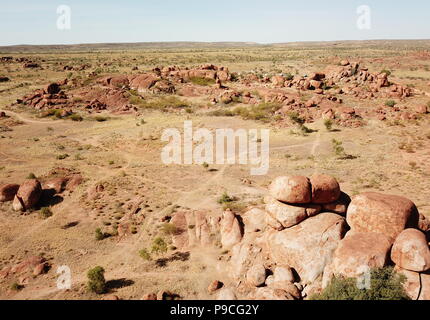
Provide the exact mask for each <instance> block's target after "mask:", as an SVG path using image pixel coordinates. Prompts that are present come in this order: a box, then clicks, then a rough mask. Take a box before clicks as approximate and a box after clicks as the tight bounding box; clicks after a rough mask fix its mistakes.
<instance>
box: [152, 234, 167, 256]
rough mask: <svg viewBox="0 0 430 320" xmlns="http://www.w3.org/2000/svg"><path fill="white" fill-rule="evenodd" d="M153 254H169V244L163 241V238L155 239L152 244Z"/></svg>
mask: <svg viewBox="0 0 430 320" xmlns="http://www.w3.org/2000/svg"><path fill="white" fill-rule="evenodd" d="M151 252H152V253H157V254H158V253H165V252H167V243H166V241H164V240H163V238H160V237H158V238H155V239H154V242H153V243H152V248H151Z"/></svg>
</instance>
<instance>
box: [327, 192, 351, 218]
mask: <svg viewBox="0 0 430 320" xmlns="http://www.w3.org/2000/svg"><path fill="white" fill-rule="evenodd" d="M350 203H351V198H350V197H349V196H348V195H347V194H346V193H344V192H341V195H340V198H339V199H338V200H337V201H335V202H331V203H326V204H323V205H322V210H323V211H326V212H333V213H337V214H340V215H346V212H347V210H348V206H349V204H350Z"/></svg>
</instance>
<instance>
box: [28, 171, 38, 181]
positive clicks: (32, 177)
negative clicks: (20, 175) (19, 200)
mask: <svg viewBox="0 0 430 320" xmlns="http://www.w3.org/2000/svg"><path fill="white" fill-rule="evenodd" d="M27 179H29V180H32V179H37V177H36V175H35V174H34V173H32V172H31V173H29V174H28V176H27Z"/></svg>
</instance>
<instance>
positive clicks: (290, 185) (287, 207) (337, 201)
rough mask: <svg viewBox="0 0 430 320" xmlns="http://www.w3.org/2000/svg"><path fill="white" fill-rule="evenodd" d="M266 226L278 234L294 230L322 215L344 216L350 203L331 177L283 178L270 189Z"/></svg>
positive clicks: (267, 198) (275, 181)
mask: <svg viewBox="0 0 430 320" xmlns="http://www.w3.org/2000/svg"><path fill="white" fill-rule="evenodd" d="M269 192H270V196H267V197H266V198H265V203H266V211H267V213H268V215H267V218H266V222H267V224H268V225H270V226H271V227H272V228H274V229H276V230H283V229H286V228H291V227H293V226H295V225H297V224H299V223H300V222H302V221H304V220H306V219H307V218H309V217H313V216H316V215H317V214H319V213H320V212H333V213H337V214H345V213H346V210H347V208H348V204H349V202H350V199H349V197H348V196H347V195H346V194H344V193H342V192H341V190H340V186H339V183H338V182H337V180H336V179H335V178H333V177H331V176H328V175H323V174H315V175H313V176H312V177H311V178H307V177H304V176H282V177H278V178H276V179H275V180H274V181H273V182H272V184H271V185H270V186H269Z"/></svg>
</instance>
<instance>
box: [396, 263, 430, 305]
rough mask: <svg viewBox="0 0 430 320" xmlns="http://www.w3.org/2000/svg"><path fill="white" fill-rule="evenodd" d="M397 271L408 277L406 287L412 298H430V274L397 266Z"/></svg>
mask: <svg viewBox="0 0 430 320" xmlns="http://www.w3.org/2000/svg"><path fill="white" fill-rule="evenodd" d="M395 271H396V272H397V273H399V274H400V275H403V276H405V277H406V281H405V283H404V285H403V286H404V288H405V291H406V293H407V294H408V296H409V297H410V298H411V299H412V300H430V274H429V273H428V272H426V273H419V272H414V271H409V270H405V269H402V268H399V267H398V266H396V268H395Z"/></svg>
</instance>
